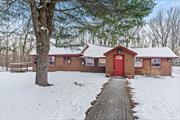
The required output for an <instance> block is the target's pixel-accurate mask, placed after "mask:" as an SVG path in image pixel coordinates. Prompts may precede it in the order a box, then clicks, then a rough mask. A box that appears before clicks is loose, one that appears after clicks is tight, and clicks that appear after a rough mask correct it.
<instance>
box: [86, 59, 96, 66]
mask: <svg viewBox="0 0 180 120" xmlns="http://www.w3.org/2000/svg"><path fill="white" fill-rule="evenodd" d="M86 66H94V58H86Z"/></svg>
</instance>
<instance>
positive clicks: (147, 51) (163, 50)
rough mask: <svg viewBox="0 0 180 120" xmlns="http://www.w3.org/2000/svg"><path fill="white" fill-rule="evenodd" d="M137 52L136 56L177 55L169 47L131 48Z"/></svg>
mask: <svg viewBox="0 0 180 120" xmlns="http://www.w3.org/2000/svg"><path fill="white" fill-rule="evenodd" d="M129 49H130V50H132V51H134V52H136V53H137V55H136V57H177V56H176V54H175V53H174V52H173V51H172V50H171V49H170V48H168V47H160V48H129Z"/></svg>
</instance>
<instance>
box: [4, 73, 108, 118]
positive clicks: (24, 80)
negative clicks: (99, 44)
mask: <svg viewBox="0 0 180 120" xmlns="http://www.w3.org/2000/svg"><path fill="white" fill-rule="evenodd" d="M34 78H35V73H34V72H26V73H10V72H0V119H3V120H4V119H6V120H12V119H13V120H15V119H16V120H27V119H28V120H44V119H46V120H50V119H51V120H60V119H62V120H67V119H71V120H72V119H77V120H83V119H84V118H85V112H86V111H87V109H88V108H89V107H90V106H91V104H90V103H91V102H92V101H93V100H95V98H96V96H97V94H98V93H99V92H100V90H101V87H102V85H103V84H104V83H105V82H107V78H105V77H104V74H103V73H81V72H62V71H59V72H49V82H50V83H52V84H54V86H50V87H40V86H37V85H35V84H34ZM75 83H76V84H75Z"/></svg>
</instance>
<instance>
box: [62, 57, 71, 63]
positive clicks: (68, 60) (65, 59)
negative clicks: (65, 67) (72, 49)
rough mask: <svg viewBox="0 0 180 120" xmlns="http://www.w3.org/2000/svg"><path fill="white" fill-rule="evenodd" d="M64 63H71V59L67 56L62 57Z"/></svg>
mask: <svg viewBox="0 0 180 120" xmlns="http://www.w3.org/2000/svg"><path fill="white" fill-rule="evenodd" d="M64 63H66V64H70V63H71V57H69V56H64Z"/></svg>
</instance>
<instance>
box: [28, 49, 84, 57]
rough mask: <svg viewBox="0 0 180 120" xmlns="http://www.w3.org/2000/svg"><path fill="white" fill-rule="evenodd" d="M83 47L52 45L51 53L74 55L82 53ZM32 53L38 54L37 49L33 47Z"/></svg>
mask: <svg viewBox="0 0 180 120" xmlns="http://www.w3.org/2000/svg"><path fill="white" fill-rule="evenodd" d="M81 49H82V47H75V48H69V47H68V48H56V47H50V50H49V55H72V54H81V51H82V50H81ZM30 55H36V50H35V49H33V50H32V51H31V53H30Z"/></svg>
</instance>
